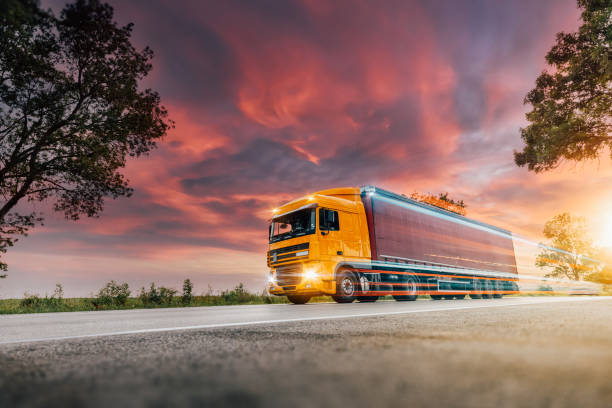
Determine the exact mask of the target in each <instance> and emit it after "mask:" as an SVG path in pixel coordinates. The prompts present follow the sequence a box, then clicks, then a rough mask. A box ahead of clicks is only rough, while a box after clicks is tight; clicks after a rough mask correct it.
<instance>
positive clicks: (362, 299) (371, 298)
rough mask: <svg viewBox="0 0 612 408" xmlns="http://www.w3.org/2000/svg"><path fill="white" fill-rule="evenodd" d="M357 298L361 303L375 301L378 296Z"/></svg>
mask: <svg viewBox="0 0 612 408" xmlns="http://www.w3.org/2000/svg"><path fill="white" fill-rule="evenodd" d="M357 300H358V301H359V302H361V303H364V302H365V303H367V302H376V301H377V300H378V296H357Z"/></svg>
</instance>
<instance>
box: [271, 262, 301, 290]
mask: <svg viewBox="0 0 612 408" xmlns="http://www.w3.org/2000/svg"><path fill="white" fill-rule="evenodd" d="M301 280H302V265H301V264H297V265H288V266H281V267H279V268H276V282H277V284H278V285H279V286H286V285H297V284H298V283H300V281H301Z"/></svg>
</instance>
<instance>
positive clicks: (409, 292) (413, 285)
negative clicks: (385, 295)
mask: <svg viewBox="0 0 612 408" xmlns="http://www.w3.org/2000/svg"><path fill="white" fill-rule="evenodd" d="M402 287H403V290H404V291H406V294H405V295H393V299H395V300H397V301H399V302H403V301H406V300H416V299H417V296H418V291H419V290H418V282H417V280H416V278H415V277H414V276H410V275H408V276H406V280H404V284H403V285H402Z"/></svg>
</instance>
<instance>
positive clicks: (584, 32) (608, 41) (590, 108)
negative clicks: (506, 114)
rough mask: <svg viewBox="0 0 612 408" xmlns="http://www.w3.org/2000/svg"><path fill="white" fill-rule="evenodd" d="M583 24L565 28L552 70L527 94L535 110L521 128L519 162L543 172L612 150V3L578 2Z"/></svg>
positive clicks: (606, 0) (548, 58)
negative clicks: (611, 133) (562, 162)
mask: <svg viewBox="0 0 612 408" xmlns="http://www.w3.org/2000/svg"><path fill="white" fill-rule="evenodd" d="M578 7H579V8H580V9H582V25H581V26H580V28H579V29H578V31H577V32H575V33H564V32H560V33H558V34H557V42H556V44H555V45H554V46H553V47H552V49H551V50H550V51H549V52H548V54H547V55H546V61H547V62H548V64H549V65H551V66H552V68H553V69H552V72H546V71H545V72H543V73H542V74H540V76H539V77H538V78H537V80H536V86H535V88H534V89H532V90H531V91H530V92H529V93H528V94H527V96H526V97H525V101H524V102H525V104H531V105H532V107H533V109H532V110H531V111H530V112H529V113H527V120H528V122H529V125H528V126H527V127H526V128H523V129H521V137H522V139H523V141H524V142H525V146H524V148H523V151H521V152H516V151H515V152H514V160H515V162H516V164H517V165H518V166H525V165H527V167H528V169H529V170H533V171H535V172H541V171H546V170H550V169H553V168H555V167H557V166H558V165H559V163H560V162H561V161H562V160H574V161H580V160H587V159H594V158H596V157H598V155H599V153H600V151H601V150H602V149H604V148H605V147H606V146H607V147H609V148H612V136H610V130H612V116H611V114H612V92H611V91H612V90H611V86H612V56H611V55H610V53H611V52H612V19H611V18H610V17H611V13H612V1H610V0H578Z"/></svg>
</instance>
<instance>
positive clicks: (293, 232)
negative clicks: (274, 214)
mask: <svg viewBox="0 0 612 408" xmlns="http://www.w3.org/2000/svg"><path fill="white" fill-rule="evenodd" d="M315 229H316V215H315V211H314V208H308V209H305V210H300V211H295V212H292V213H289V214H287V215H283V216H282V217H278V218H275V219H274V220H273V221H272V224H270V242H278V241H282V240H284V239H289V238H294V237H299V236H302V235H307V234H313V233H314V232H315Z"/></svg>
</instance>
